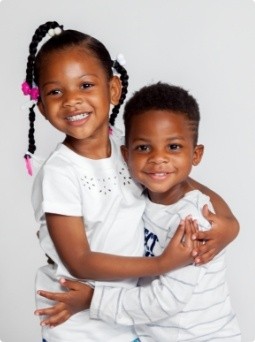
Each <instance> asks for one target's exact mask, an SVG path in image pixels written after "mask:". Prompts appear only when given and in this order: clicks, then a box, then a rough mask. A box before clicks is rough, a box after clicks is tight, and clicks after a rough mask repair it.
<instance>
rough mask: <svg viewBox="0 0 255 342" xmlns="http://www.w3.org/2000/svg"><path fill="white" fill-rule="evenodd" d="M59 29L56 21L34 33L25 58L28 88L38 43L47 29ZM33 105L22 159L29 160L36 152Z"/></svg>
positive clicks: (31, 81)
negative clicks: (26, 147) (26, 145)
mask: <svg viewBox="0 0 255 342" xmlns="http://www.w3.org/2000/svg"><path fill="white" fill-rule="evenodd" d="M56 27H60V25H59V24H58V23H57V22H56V21H48V22H46V23H45V24H43V25H40V26H39V27H38V28H37V30H36V31H35V33H34V35H33V37H32V41H31V43H30V45H29V56H28V58H27V67H26V82H27V84H28V85H29V86H30V88H32V87H33V85H34V84H35V83H36V82H35V77H34V74H35V72H34V71H35V70H34V67H35V58H36V54H37V47H38V45H39V43H40V42H41V41H42V39H43V38H44V37H45V36H46V34H47V33H48V31H49V29H51V28H53V29H54V28H56ZM34 108H35V104H32V106H31V107H30V108H29V117H28V118H29V131H28V152H27V153H26V154H25V156H24V158H25V159H27V158H31V154H34V152H35V150H36V145H35V138H34V132H35V128H34V122H35V111H34Z"/></svg>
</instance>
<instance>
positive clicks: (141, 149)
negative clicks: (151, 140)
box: [136, 145, 150, 152]
mask: <svg viewBox="0 0 255 342" xmlns="http://www.w3.org/2000/svg"><path fill="white" fill-rule="evenodd" d="M136 150H137V151H139V152H149V151H150V146H149V145H139V146H137V147H136Z"/></svg>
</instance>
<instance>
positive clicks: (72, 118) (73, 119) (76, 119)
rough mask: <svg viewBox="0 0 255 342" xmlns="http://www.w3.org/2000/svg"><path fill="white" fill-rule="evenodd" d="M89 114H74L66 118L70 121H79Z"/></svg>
mask: <svg viewBox="0 0 255 342" xmlns="http://www.w3.org/2000/svg"><path fill="white" fill-rule="evenodd" d="M87 116H88V114H78V115H73V116H68V117H67V118H66V119H67V120H68V121H78V120H82V119H85V118H86V117H87Z"/></svg>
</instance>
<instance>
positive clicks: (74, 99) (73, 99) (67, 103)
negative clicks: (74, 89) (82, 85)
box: [63, 93, 82, 107]
mask: <svg viewBox="0 0 255 342" xmlns="http://www.w3.org/2000/svg"><path fill="white" fill-rule="evenodd" d="M81 103H82V97H81V96H80V95H79V94H77V93H69V94H66V95H65V98H64V101H63V106H64V107H75V106H77V105H80V104H81Z"/></svg>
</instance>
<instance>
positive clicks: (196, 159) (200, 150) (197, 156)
mask: <svg viewBox="0 0 255 342" xmlns="http://www.w3.org/2000/svg"><path fill="white" fill-rule="evenodd" d="M203 154H204V145H196V147H195V149H194V153H193V161H192V165H194V166H196V165H198V164H199V163H200V162H201V159H202V157H203Z"/></svg>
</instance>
